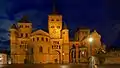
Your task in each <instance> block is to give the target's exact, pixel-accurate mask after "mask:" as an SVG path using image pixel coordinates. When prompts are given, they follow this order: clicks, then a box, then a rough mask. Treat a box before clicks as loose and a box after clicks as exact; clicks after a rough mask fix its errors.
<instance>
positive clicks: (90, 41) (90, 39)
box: [88, 35, 93, 68]
mask: <svg viewBox="0 0 120 68" xmlns="http://www.w3.org/2000/svg"><path fill="white" fill-rule="evenodd" d="M88 41H89V43H90V68H93V66H92V42H93V38H92V37H91V35H90V37H89V39H88Z"/></svg>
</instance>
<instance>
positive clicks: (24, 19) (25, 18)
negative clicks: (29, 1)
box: [18, 15, 30, 23]
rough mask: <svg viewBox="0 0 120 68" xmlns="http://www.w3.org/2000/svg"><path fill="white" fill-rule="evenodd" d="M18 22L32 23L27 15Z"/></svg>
mask: <svg viewBox="0 0 120 68" xmlns="http://www.w3.org/2000/svg"><path fill="white" fill-rule="evenodd" d="M18 22H19V23H30V21H29V20H28V16H27V15H24V16H23V17H22V18H21V19H20V20H19V21H18Z"/></svg>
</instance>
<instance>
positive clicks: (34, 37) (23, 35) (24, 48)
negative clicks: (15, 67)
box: [10, 14, 101, 64]
mask: <svg viewBox="0 0 120 68" xmlns="http://www.w3.org/2000/svg"><path fill="white" fill-rule="evenodd" d="M32 29H33V28H32V23H31V22H30V21H28V20H27V19H26V17H23V18H22V19H21V20H20V21H18V23H17V24H13V25H12V26H11V28H10V49H11V59H12V63H18V64H20V63H36V64H37V63H70V62H71V63H80V62H87V61H88V58H89V57H90V55H89V51H90V44H89V42H88V38H89V35H90V29H79V30H78V32H76V33H75V38H76V40H75V41H70V40H69V29H68V28H67V26H66V25H65V24H63V22H62V15H60V14H50V15H48V32H46V31H44V30H41V29H38V30H34V31H33V30H32ZM91 35H92V36H93V38H94V42H93V43H92V53H95V50H97V49H99V48H101V41H100V39H101V37H100V35H99V34H98V33H97V32H96V31H94V32H92V33H91Z"/></svg>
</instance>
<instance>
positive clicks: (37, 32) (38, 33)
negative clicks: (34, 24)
mask: <svg viewBox="0 0 120 68" xmlns="http://www.w3.org/2000/svg"><path fill="white" fill-rule="evenodd" d="M31 35H46V36H49V34H48V33H47V32H45V31H43V30H41V29H40V30H37V31H34V32H33V33H32V34H31Z"/></svg>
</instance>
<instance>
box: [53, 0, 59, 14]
mask: <svg viewBox="0 0 120 68" xmlns="http://www.w3.org/2000/svg"><path fill="white" fill-rule="evenodd" d="M52 14H58V12H57V7H56V0H52Z"/></svg>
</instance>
